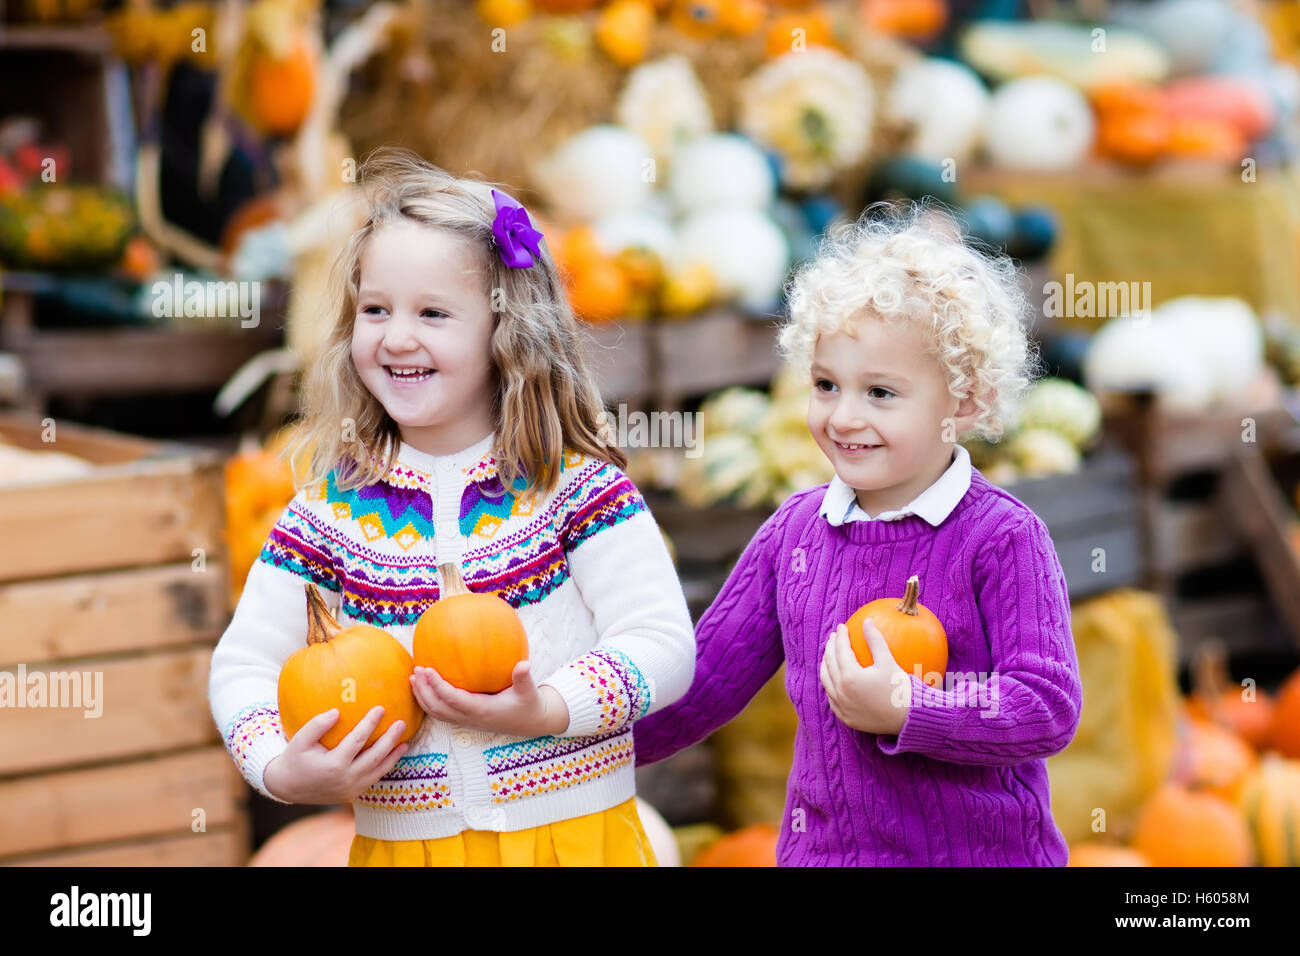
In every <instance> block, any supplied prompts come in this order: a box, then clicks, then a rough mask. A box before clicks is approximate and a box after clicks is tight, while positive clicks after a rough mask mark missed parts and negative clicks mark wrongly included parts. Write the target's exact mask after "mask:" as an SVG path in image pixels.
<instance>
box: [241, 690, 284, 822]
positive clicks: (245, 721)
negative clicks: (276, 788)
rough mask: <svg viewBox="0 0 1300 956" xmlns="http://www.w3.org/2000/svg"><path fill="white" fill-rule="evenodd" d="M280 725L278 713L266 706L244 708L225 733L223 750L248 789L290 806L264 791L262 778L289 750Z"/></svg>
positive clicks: (264, 783) (276, 709)
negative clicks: (237, 769) (224, 748)
mask: <svg viewBox="0 0 1300 956" xmlns="http://www.w3.org/2000/svg"><path fill="white" fill-rule="evenodd" d="M288 746H289V741H288V740H286V739H285V736H284V731H283V729H282V727H281V724H280V711H279V710H278V708H276V707H273V706H271V705H268V704H260V705H255V706H252V707H246V708H244V710H242V711H240V713H239V714H238V715H236V717H235V719H234V720H232V721H231V724H230V729H229V730H228V731H227V732H226V749H227V750H229V751H230V754H231V756H232V757H234V759H235V765H236V766H237V767H239V772H240V773H242V774H243V775H244V779H245V780H247V781H248V784H249V786H251V787H252V788H253V789H254V790H256V791H257V792H258V793H260V794H261V795H262V796H264V797H266V798H267V799H268V800H274V801H275V802H276V803H283V804H289V801H288V800H281V799H280V798H279V797H277V796H275V794H273V793H271V792H270V791H269V790H267V789H266V781H265V779H264V775H265V773H266V765H267V764H269V763H270V762H271V761H272V760H274V759H275V758H276V757H278V756H280V754H282V753H284V751H285V750H286V749H287V748H288Z"/></svg>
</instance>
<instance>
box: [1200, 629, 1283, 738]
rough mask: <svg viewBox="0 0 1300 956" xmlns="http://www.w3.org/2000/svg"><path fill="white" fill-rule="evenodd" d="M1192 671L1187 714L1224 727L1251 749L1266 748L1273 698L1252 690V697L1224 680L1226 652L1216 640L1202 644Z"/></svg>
mask: <svg viewBox="0 0 1300 956" xmlns="http://www.w3.org/2000/svg"><path fill="white" fill-rule="evenodd" d="M1192 670H1193V672H1194V677H1193V680H1194V684H1195V686H1194V688H1193V690H1192V694H1191V696H1190V697H1188V699H1187V712H1188V713H1189V714H1191V715H1192V716H1193V717H1196V718H1197V719H1199V720H1205V721H1209V722H1211V723H1215V724H1218V725H1219V726H1221V727H1226V728H1227V729H1228V730H1230V731H1232V732H1233V733H1234V734H1236V735H1237V736H1238V737H1240V738H1241V739H1242V740H1244V741H1245V742H1246V743H1247V744H1249V745H1250V746H1251V747H1253V748H1255V750H1263V749H1265V748H1266V747H1267V746H1269V741H1270V739H1271V738H1272V736H1273V698H1272V697H1271V696H1269V695H1268V694H1267V693H1265V692H1264V691H1262V690H1258V689H1257V690H1256V691H1255V696H1254V697H1253V698H1248V697H1247V696H1246V693H1245V690H1244V689H1243V688H1242V687H1241V686H1240V685H1238V684H1234V683H1233V682H1232V681H1231V679H1230V678H1229V677H1228V669H1227V652H1226V650H1225V648H1224V646H1223V644H1222V642H1220V641H1215V642H1211V643H1208V644H1206V645H1204V646H1203V647H1202V648H1201V650H1200V651H1199V652H1198V653H1197V655H1196V660H1195V661H1194V662H1193V666H1192Z"/></svg>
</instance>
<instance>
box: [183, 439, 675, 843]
mask: <svg viewBox="0 0 1300 956" xmlns="http://www.w3.org/2000/svg"><path fill="white" fill-rule="evenodd" d="M492 439H493V436H492V435H488V436H487V437H485V438H483V439H482V440H480V441H479V442H476V443H475V444H474V445H472V446H470V447H469V448H466V449H464V450H462V451H460V452H458V453H456V454H452V455H446V456H433V455H428V454H425V453H424V452H421V451H419V450H417V449H415V448H413V447H411V446H410V445H408V444H406V443H402V444H401V447H400V450H399V454H398V458H397V462H396V464H395V465H394V466H393V467H392V468H391V469H390V470H389V472H388V474H387V475H385V477H384V479H383V481H381V482H378V483H376V484H374V485H370V486H367V487H366V488H361V489H353V490H351V491H345V492H340V491H339V490H338V489H337V487H336V485H335V482H334V480H333V474H331V475H330V477H329V478H328V479H326V481H324V482H321V483H318V484H317V485H315V486H309V487H307V488H304V489H302V490H300V491H299V492H298V493H297V494H296V495H295V496H294V499H293V501H292V502H291V503H290V504H289V506H288V507H287V508H286V509H285V511H284V513H283V514H282V515H281V517H280V519H279V521H278V522H277V523H276V525H275V528H274V529H273V530H272V532H271V534H270V537H269V538H268V539H267V542H266V544H265V545H264V546H263V549H262V552H261V554H260V555H259V557H258V559H257V561H255V562H254V564H253V567H252V570H251V571H250V572H249V575H248V579H247V582H246V583H245V586H244V591H243V595H242V596H241V598H240V601H239V605H238V607H237V608H236V609H235V614H234V617H233V619H232V620H231V622H230V626H229V627H228V628H227V629H226V632H225V633H224V634H223V635H222V637H221V641H220V643H219V644H218V645H217V648H216V650H215V652H214V653H213V657H212V672H211V677H210V684H209V696H210V702H211V705H212V715H213V718H214V719H215V721H216V723H217V726H218V727H219V728H220V729H221V730H222V731H223V733H224V736H225V742H226V747H227V749H229V751H230V753H231V756H232V757H233V758H234V760H235V763H236V764H237V765H238V767H239V769H240V771H241V772H242V773H243V774H244V776H245V778H246V779H247V780H248V782H249V783H250V784H251V785H252V786H253V787H255V788H256V789H257V790H259V791H260V792H261V793H263V794H265V795H266V796H268V797H271V799H278V798H275V797H273V796H272V795H271V794H270V793H269V792H268V791H267V789H266V785H265V783H264V781H263V779H262V773H263V770H264V769H265V767H266V765H267V764H268V763H269V762H270V761H271V760H272V759H273V758H275V757H276V756H277V755H279V754H280V753H282V752H283V751H284V749H285V747H286V746H287V741H286V740H285V737H284V732H283V730H282V728H281V725H280V717H279V708H278V705H277V702H276V701H277V696H278V695H277V684H278V679H279V674H280V668H281V667H282V666H283V664H284V662H285V660H286V659H287V658H288V657H289V655H290V654H292V653H293V652H294V651H296V650H298V649H299V648H300V647H303V646H304V645H305V642H306V634H307V613H306V597H305V594H304V590H303V582H304V580H311V581H315V582H316V584H317V585H318V586H319V587H320V588H321V594H322V596H324V597H325V599H326V603H327V604H328V605H329V606H330V607H331V609H332V610H333V611H334V612H335V613H336V615H338V617H339V623H340V624H341V625H343V626H344V627H346V626H348V625H349V624H351V623H366V624H372V625H375V626H377V627H381V628H383V629H384V630H386V631H388V632H389V633H390V634H392V635H393V636H394V637H395V638H397V639H398V640H399V641H400V642H401V643H402V645H403V646H404V647H405V648H406V649H407V650H408V651H409V650H411V641H412V637H413V635H414V632H415V623H416V621H417V620H418V619H419V616H420V613H421V612H422V611H423V610H424V609H425V608H427V607H428V606H429V605H430V604H432V603H433V602H434V601H435V600H436V599H437V598H438V596H439V594H440V592H441V577H440V575H439V574H438V572H437V566H438V564H440V563H442V562H444V561H447V560H457V559H458V560H459V561H460V563H461V569H462V575H463V576H464V579H465V583H466V586H467V587H468V588H469V589H470V590H472V591H480V592H482V591H487V592H495V593H497V594H499V595H500V596H501V597H502V598H504V599H505V600H506V601H507V602H509V603H510V605H511V606H512V607H514V608H515V609H516V611H517V612H518V613H519V616H520V618H521V619H522V620H523V623H524V629H525V632H526V633H527V635H528V646H529V660H530V662H531V664H532V670H533V673H534V674H536V675H537V676H538V677H539V680H538V683H539V684H549V685H551V686H552V687H554V688H555V689H556V690H557V691H559V693H560V694H561V696H562V697H563V698H564V700H565V702H566V704H567V705H568V708H569V718H570V719H569V726H568V728H567V729H566V730H565V731H564V733H562V734H560V735H558V736H543V737H532V738H522V737H513V736H508V735H502V734H495V733H492V732H488V731H479V730H475V729H473V728H467V727H457V726H453V725H451V724H448V723H445V722H443V721H439V720H435V719H434V718H433V717H430V716H428V715H425V717H424V722H423V724H422V725H421V728H420V730H419V732H418V733H417V734H416V735H415V737H413V738H412V739H411V741H410V745H409V749H408V751H407V753H406V754H405V755H404V756H403V757H402V758H401V759H400V760H399V761H398V763H397V764H396V765H395V766H394V767H393V769H392V770H391V771H390V772H389V773H388V775H387V776H385V777H384V778H383V779H382V780H380V781H378V782H377V783H376V784H375V785H374V786H373V787H371V788H370V789H369V790H367V791H366V792H365V793H363V794H361V795H360V796H359V797H358V798H357V799H356V800H355V801H354V804H353V805H354V807H355V810H356V822H357V832H358V833H359V834H361V835H362V836H368V837H375V838H379V839H384V840H415V839H434V838H438V837H445V836H451V835H454V834H456V833H459V832H460V831H462V830H465V829H476V830H500V831H509V830H520V829H525V828H527V827H534V826H540V825H543V824H547V823H553V822H555V821H558V820H563V819H568V818H570V817H576V816H581V815H584V814H588V813H594V812H597V811H601V810H606V809H609V808H610V807H613V806H616V805H617V804H619V803H622V802H623V801H625V800H628V799H630V798H631V797H632V796H633V795H634V793H635V783H634V775H633V762H634V758H633V748H632V724H633V722H634V721H635V720H637V719H639V718H640V717H643V716H645V715H646V714H648V713H651V712H653V711H655V710H658V709H659V708H661V707H663V706H665V705H667V704H669V703H672V702H673V701H674V700H676V699H677V698H678V697H681V696H682V695H683V694H685V692H686V691H687V689H688V688H689V687H690V684H691V680H692V678H693V676H694V670H695V638H694V631H693V628H692V625H691V619H690V613H689V611H688V610H687V607H686V600H685V597H684V596H683V594H682V588H681V583H680V582H679V581H678V579H677V575H676V572H675V569H674V568H673V565H672V560H671V558H670V557H669V555H668V551H667V548H666V546H665V544H664V541H663V538H662V536H661V534H660V532H659V528H658V526H657V525H656V523H655V521H654V518H653V517H652V516H651V514H650V512H649V510H648V509H647V508H646V505H645V501H644V499H643V498H642V497H641V495H640V493H639V492H638V491H637V489H636V487H635V486H634V485H633V484H632V482H631V480H630V479H628V477H627V476H626V475H625V474H623V472H622V471H620V470H619V469H618V468H616V467H615V466H613V465H611V464H609V463H608V462H605V461H601V460H599V459H595V458H591V457H588V456H584V455H581V454H577V453H570V454H567V455H565V458H564V467H563V470H562V472H561V476H560V483H559V486H558V487H557V488H556V490H555V491H554V492H553V493H551V494H550V495H548V496H545V497H544V498H542V499H541V500H540V501H538V502H536V503H530V502H529V501H526V500H522V499H520V498H517V497H516V496H515V495H514V494H513V493H507V491H506V490H505V489H504V488H502V486H501V481H500V479H499V477H498V476H497V473H496V462H495V459H494V458H493V457H492V455H491V449H492ZM519 488H522V480H520V481H518V482H516V489H519ZM340 608H341V611H340ZM281 802H283V801H281Z"/></svg>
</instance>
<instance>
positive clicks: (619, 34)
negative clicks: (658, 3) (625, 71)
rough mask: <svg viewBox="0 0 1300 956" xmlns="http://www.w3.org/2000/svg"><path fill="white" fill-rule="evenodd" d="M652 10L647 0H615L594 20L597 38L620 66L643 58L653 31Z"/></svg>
mask: <svg viewBox="0 0 1300 956" xmlns="http://www.w3.org/2000/svg"><path fill="white" fill-rule="evenodd" d="M654 26H655V11H654V8H653V7H652V6H650V4H649V2H648V0H614V2H613V3H611V4H610V5H609V6H607V7H605V9H603V10H601V11H600V17H599V18H598V19H597V20H596V42H597V43H599V44H600V48H601V49H602V50H604V51H605V55H606V56H608V57H609V58H610V59H611V60H613V61H614V62H615V63H617V64H618V65H619V66H624V67H628V66H636V65H637V64H638V63H640V62H641V61H642V60H644V59H645V55H646V50H648V49H649V48H650V37H651V35H652V34H653V33H654Z"/></svg>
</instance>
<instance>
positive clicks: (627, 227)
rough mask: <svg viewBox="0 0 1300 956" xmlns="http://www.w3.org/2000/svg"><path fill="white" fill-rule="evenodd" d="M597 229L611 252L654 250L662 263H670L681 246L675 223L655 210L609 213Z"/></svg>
mask: <svg viewBox="0 0 1300 956" xmlns="http://www.w3.org/2000/svg"><path fill="white" fill-rule="evenodd" d="M595 230H596V235H597V236H599V237H600V245H601V248H603V249H605V250H606V251H607V252H610V253H615V254H616V253H619V252H621V251H622V250H624V249H627V248H630V247H640V248H644V249H649V250H651V251H652V252H654V253H655V255H657V256H658V257H659V260H660V261H661V262H668V261H670V260H671V259H672V258H673V256H674V254H675V250H676V248H677V236H676V234H675V233H674V232H673V227H672V224H671V223H670V222H668V221H667V220H666V219H664V218H663V217H662V216H660V215H657V214H656V213H654V212H652V211H646V212H630V213H619V214H618V215H614V216H606V217H605V218H604V219H600V220H598V221H597V222H596V223H595Z"/></svg>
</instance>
